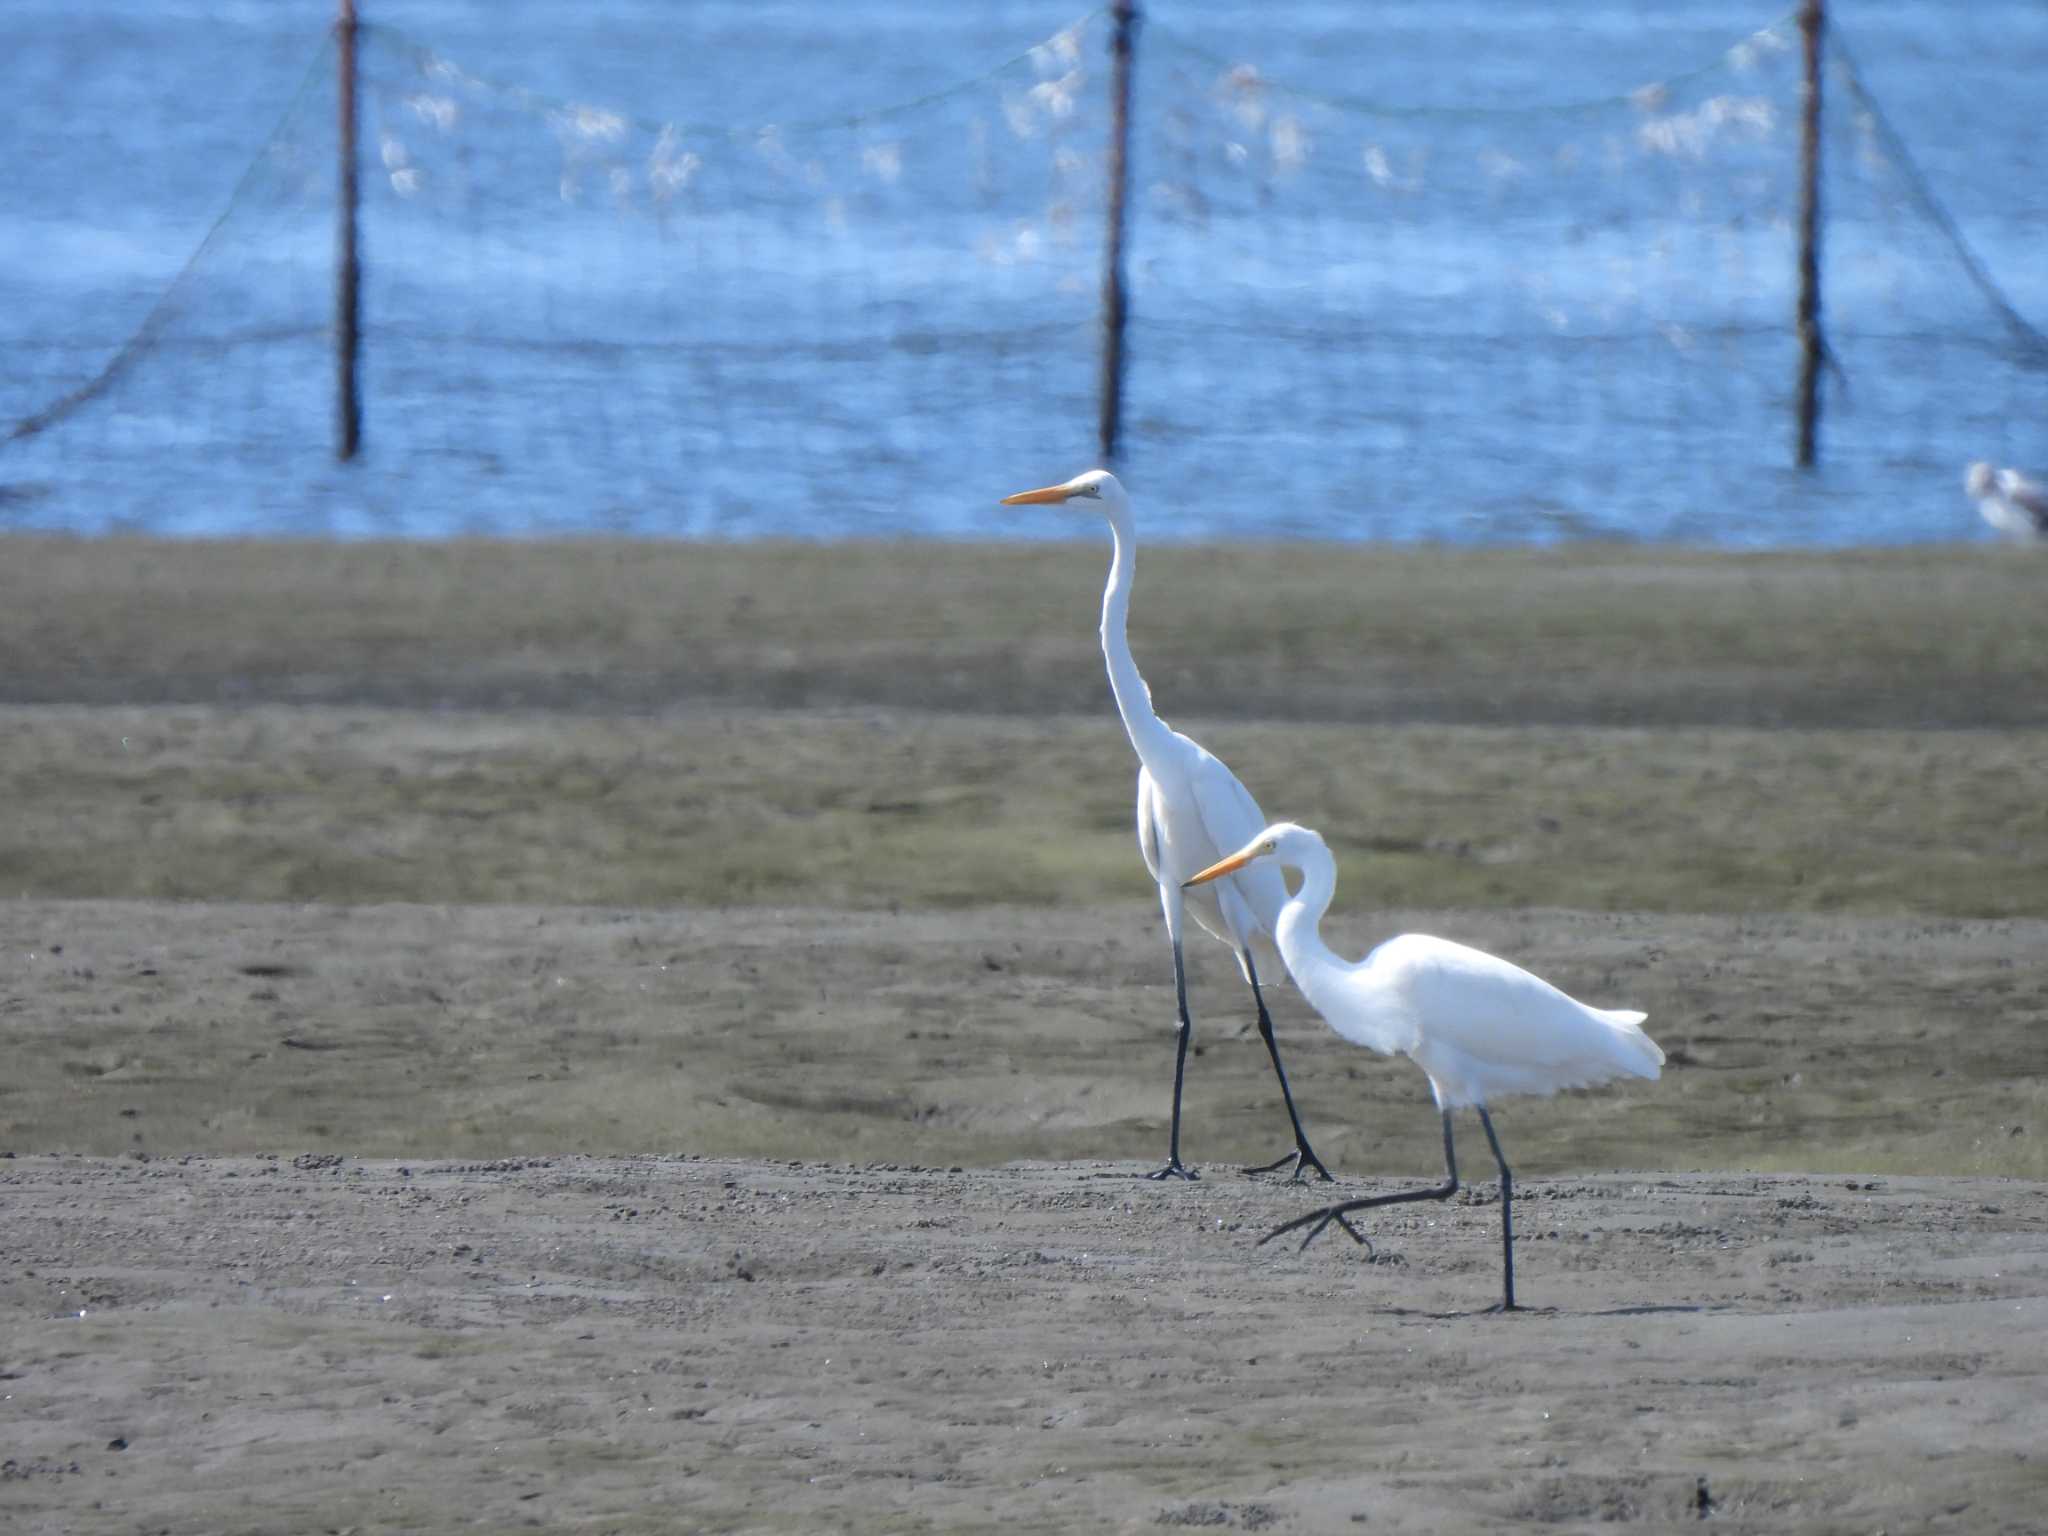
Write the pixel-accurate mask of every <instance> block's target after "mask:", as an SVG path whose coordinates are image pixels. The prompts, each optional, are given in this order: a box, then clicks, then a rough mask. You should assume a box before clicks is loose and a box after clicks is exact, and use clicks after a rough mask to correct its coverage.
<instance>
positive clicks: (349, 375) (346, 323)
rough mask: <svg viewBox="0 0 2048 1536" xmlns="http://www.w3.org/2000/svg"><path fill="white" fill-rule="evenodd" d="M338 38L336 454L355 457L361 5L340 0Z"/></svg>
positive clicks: (358, 438) (359, 411)
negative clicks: (358, 30) (358, 24)
mask: <svg viewBox="0 0 2048 1536" xmlns="http://www.w3.org/2000/svg"><path fill="white" fill-rule="evenodd" d="M340 3H341V13H340V15H339V17H338V18H337V19H336V21H335V24H334V41H335V49H336V53H337V56H338V58H339V61H340V79H339V81H338V82H337V83H338V85H339V88H340V96H341V122H340V139H341V186H340V192H339V198H338V203H339V206H338V209H337V219H336V225H335V275H334V349H335V356H334V361H335V380H334V382H335V399H334V408H335V436H334V456H335V457H336V458H337V459H352V458H354V457H355V456H356V449H357V448H359V447H360V446H361V445H362V439H363V398H362V393H361V389H360V386H359V384H358V381H357V377H356V363H357V359H358V354H359V353H360V351H361V348H362V275H363V274H362V262H361V259H360V256H359V253H358V251H357V248H356V202H357V198H358V195H359V193H358V188H357V185H356V4H355V0H340Z"/></svg>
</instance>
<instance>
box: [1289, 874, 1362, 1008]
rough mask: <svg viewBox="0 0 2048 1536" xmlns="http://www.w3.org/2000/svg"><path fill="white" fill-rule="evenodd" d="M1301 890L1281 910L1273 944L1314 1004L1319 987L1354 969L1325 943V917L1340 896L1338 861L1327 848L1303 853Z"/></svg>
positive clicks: (1296, 981)
mask: <svg viewBox="0 0 2048 1536" xmlns="http://www.w3.org/2000/svg"><path fill="white" fill-rule="evenodd" d="M1299 857H1300V863H1299V865H1298V867H1299V868H1300V870H1301V889H1300V890H1298V891H1296V892H1295V893H1294V894H1293V895H1292V896H1290V897H1288V898H1287V902H1286V905H1284V906H1282V907H1281V908H1280V921H1279V923H1278V925H1277V926H1276V927H1275V928H1274V931H1273V942H1274V943H1276V944H1278V945H1279V946H1280V958H1281V959H1283V960H1285V961H1286V962H1287V972H1288V974H1289V975H1290V976H1292V977H1293V978H1294V981H1295V985H1296V986H1298V987H1300V988H1301V990H1302V992H1303V993H1304V994H1306V995H1307V997H1308V998H1309V1000H1310V1001H1311V1002H1314V1001H1315V992H1316V984H1317V983H1318V982H1319V981H1324V980H1327V979H1332V978H1335V977H1337V976H1341V975H1345V974H1347V973H1349V972H1350V971H1351V970H1352V969H1353V967H1352V966H1351V965H1350V964H1349V963H1347V962H1346V961H1345V960H1343V959H1342V958H1341V957H1339V956H1338V955H1337V954H1336V953H1335V952H1334V951H1333V950H1332V949H1331V948H1330V946H1329V945H1327V944H1325V943H1324V942H1323V934H1322V922H1323V914H1324V913H1325V912H1328V911H1329V910H1330V898H1331V897H1333V896H1335V895H1336V894H1337V861H1336V860H1335V859H1334V858H1332V857H1331V856H1330V850H1329V849H1327V848H1323V847H1316V848H1313V849H1305V850H1303V851H1302V852H1301V854H1300V856H1299Z"/></svg>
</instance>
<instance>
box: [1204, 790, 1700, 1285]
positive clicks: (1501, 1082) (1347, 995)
mask: <svg viewBox="0 0 2048 1536" xmlns="http://www.w3.org/2000/svg"><path fill="white" fill-rule="evenodd" d="M1261 864H1264V865H1269V866H1277V865H1286V866H1288V867H1290V868H1293V869H1297V870H1299V871H1300V872H1301V877H1302V881H1301V889H1300V890H1299V891H1297V892H1295V894H1294V895H1293V896H1291V897H1290V898H1288V900H1287V901H1286V903H1285V904H1284V905H1283V906H1282V908H1281V912H1280V918H1279V921H1278V923H1277V924H1276V925H1275V927H1274V936H1275V938H1276V939H1277V941H1278V943H1279V947H1280V956H1281V958H1282V959H1283V960H1285V961H1286V962H1287V971H1288V974H1289V975H1291V976H1292V977H1293V978H1294V984H1295V985H1296V986H1297V987H1299V988H1300V989H1301V992H1302V995H1303V996H1304V997H1306V998H1307V999H1308V1000H1309V1003H1310V1005H1311V1006H1312V1007H1314V1009H1315V1010H1316V1012H1318V1013H1320V1014H1321V1015H1322V1016H1323V1017H1324V1019H1326V1020H1327V1021H1328V1022H1329V1025H1330V1027H1331V1028H1332V1029H1334V1030H1336V1031H1337V1033H1338V1034H1340V1035H1342V1036H1343V1037H1344V1038H1345V1039H1347V1040H1350V1041H1352V1042H1354V1043H1355V1044H1358V1045H1364V1046H1370V1047H1371V1048H1372V1049H1373V1050H1376V1051H1381V1052H1384V1053H1386V1054H1388V1055H1396V1054H1398V1055H1404V1056H1407V1057H1408V1058H1409V1059H1411V1060H1412V1061H1414V1063H1415V1064H1416V1065H1417V1066H1419V1067H1421V1068H1422V1070H1423V1071H1424V1072H1425V1073H1426V1074H1428V1077H1429V1086H1430V1090H1431V1091H1432V1092H1433V1093H1434V1094H1435V1095H1436V1102H1437V1106H1438V1108H1439V1110H1440V1111H1441V1112H1442V1115H1443V1126H1444V1164H1445V1170H1446V1173H1447V1175H1448V1178H1447V1180H1446V1182H1445V1183H1444V1184H1443V1185H1441V1186H1439V1187H1437V1188H1432V1189H1426V1190H1413V1191H1406V1192H1403V1193H1401V1194H1395V1195H1375V1196H1369V1197H1367V1198H1366V1199H1363V1200H1347V1201H1340V1202H1338V1203H1337V1204H1335V1205H1331V1206H1326V1207H1324V1208H1323V1209H1321V1210H1318V1211H1312V1212H1310V1213H1309V1214H1308V1215H1306V1216H1304V1217H1302V1218H1300V1219H1299V1220H1297V1221H1291V1222H1288V1223H1287V1224H1286V1225H1285V1226H1283V1227H1278V1228H1276V1229H1275V1230H1274V1231H1272V1232H1270V1233H1268V1234H1267V1239H1270V1238H1273V1237H1277V1236H1279V1235H1280V1233H1282V1232H1288V1231H1292V1230H1294V1229H1295V1228H1297V1227H1303V1226H1308V1225H1309V1224H1310V1223H1314V1227H1313V1229H1312V1230H1311V1231H1310V1232H1309V1235H1308V1237H1307V1238H1306V1239H1304V1240H1303V1244H1302V1246H1304V1247H1306V1246H1307V1245H1308V1243H1309V1242H1312V1241H1314V1239H1315V1237H1316V1235H1317V1234H1318V1233H1320V1232H1321V1231H1322V1229H1323V1228H1324V1227H1325V1226H1327V1225H1328V1224H1329V1223H1330V1222H1332V1221H1335V1220H1340V1219H1341V1218H1343V1217H1344V1216H1345V1215H1347V1214H1349V1213H1350V1212H1352V1211H1357V1210H1365V1209H1368V1208H1370V1207H1372V1206H1377V1205H1390V1204H1395V1203H1399V1202H1402V1201H1410V1200H1443V1199H1448V1198H1449V1197H1450V1196H1451V1195H1452V1194H1454V1193H1456V1191H1457V1188H1458V1165H1457V1159H1456V1157H1455V1155H1454V1153H1453V1152H1452V1148H1451V1111H1452V1110H1454V1109H1459V1108H1464V1107H1467V1106H1470V1107H1471V1108H1474V1109H1476V1110H1478V1112H1479V1118H1480V1123H1481V1124H1482V1125H1483V1126H1484V1127H1485V1129H1486V1137H1487V1141H1488V1143H1489V1144H1490V1145H1491V1146H1492V1148H1493V1155H1494V1160H1495V1161H1496V1162H1498V1163H1499V1164H1500V1177H1501V1247H1502V1262H1503V1265H1504V1268H1505V1273H1506V1305H1507V1306H1508V1307H1509V1308H1510V1309H1512V1308H1513V1306H1514V1304H1515V1268H1514V1248H1513V1225H1512V1223H1513V1175H1512V1174H1511V1173H1510V1172H1509V1171H1508V1165H1507V1161H1506V1160H1505V1159H1504V1158H1502V1157H1501V1154H1500V1142H1499V1141H1498V1139H1496V1138H1495V1136H1494V1133H1493V1121H1492V1120H1491V1118H1490V1117H1489V1116H1488V1115H1487V1112H1486V1107H1487V1105H1488V1104H1489V1103H1491V1102H1492V1101H1494V1100H1495V1099H1499V1098H1505V1097H1507V1096H1508V1095H1510V1094H1518V1093H1526V1094H1550V1093H1555V1092H1556V1091H1557V1090H1558V1089H1560V1088H1579V1087H1587V1086H1590V1085H1592V1084H1595V1083H1603V1082H1607V1081H1609V1080H1610V1079H1613V1078H1616V1077H1650V1078H1654V1077H1656V1076H1657V1074H1658V1071H1659V1069H1660V1068H1661V1067H1662V1065H1663V1062H1664V1053H1663V1052H1662V1051H1661V1050H1659V1049H1658V1048H1657V1044H1656V1042H1655V1041H1654V1040H1652V1039H1651V1038H1650V1037H1649V1036H1648V1035H1646V1034H1644V1033H1643V1030H1642V1022H1643V1017H1644V1016H1643V1015H1642V1014H1640V1013H1637V1012H1634V1011H1633V1010H1625V1009H1618V1008H1593V1007H1589V1006H1588V1005H1587V1004H1585V1003H1582V1002H1580V1001H1578V999H1576V998H1574V997H1570V996H1568V995H1567V994H1565V993H1564V992H1561V991H1559V990H1558V989H1557V988H1556V987H1554V986H1552V985H1551V984H1550V983H1549V982H1547V981H1545V980H1544V979H1543V978H1542V977H1540V976H1536V975H1532V974H1531V973H1530V972H1528V971H1525V970H1523V969H1522V968H1521V967H1520V966H1518V965H1514V964H1512V963H1510V962H1509V961H1506V960H1503V959H1501V958H1500V957H1499V956H1498V955H1489V954H1487V953H1486V952H1485V951H1484V950H1478V949H1472V948H1469V947H1467V946H1466V945H1463V944H1454V943H1452V942H1451V941H1450V940H1449V939H1439V938H1433V937H1431V936H1430V935H1428V934H1423V933H1404V934H1402V935H1401V936H1400V937H1398V938H1393V939H1389V940H1387V941H1386V942H1385V943H1384V944H1381V945H1380V946H1378V947H1377V948H1376V949H1374V950H1373V952H1372V953H1371V954H1369V955H1367V956H1366V957H1365V958H1364V959H1363V960H1360V961H1356V962H1353V961H1349V960H1345V959H1343V958H1341V957H1340V956H1338V955H1337V954H1336V953H1334V952H1333V951H1332V950H1331V949H1330V947H1329V946H1328V945H1327V944H1325V943H1324V942H1323V937H1322V932H1321V929H1320V924H1321V922H1322V918H1323V914H1324V913H1325V912H1327V911H1328V910H1329V906H1330V898H1331V897H1332V896H1333V895H1334V894H1335V892H1336V889H1337V862H1336V860H1335V859H1333V858H1332V857H1331V856H1330V850H1329V848H1328V846H1327V845H1326V844H1325V843H1324V842H1323V840H1322V838H1321V837H1320V836H1318V835H1317V834H1316V833H1314V832H1312V831H1310V830H1309V829H1308V828H1306V827H1298V826H1295V825H1293V824H1291V823H1288V822H1279V823H1276V824H1275V825H1273V826H1270V827H1267V828H1266V829H1265V830H1264V831H1262V832H1260V833H1258V834H1257V835H1255V836H1254V837H1252V838H1251V839H1250V840H1249V841H1248V842H1247V843H1246V844H1245V846H1244V847H1242V848H1241V849H1239V850H1238V851H1237V852H1236V853H1234V854H1232V855H1231V856H1230V857H1228V858H1225V859H1222V860H1219V861H1218V862H1217V863H1215V864H1213V865H1211V866H1210V867H1209V868H1208V869H1205V870H1203V871H1202V872H1201V873H1200V874H1198V875H1195V876H1194V877H1193V879H1192V881H1191V883H1201V882H1208V881H1213V880H1217V879H1229V878H1234V877H1241V876H1242V874H1244V873H1245V872H1247V871H1248V870H1249V869H1254V868H1257V867H1259V866H1260V865H1261ZM1355 1235H1356V1234H1354V1236H1355Z"/></svg>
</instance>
